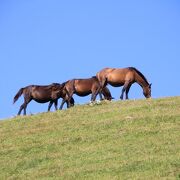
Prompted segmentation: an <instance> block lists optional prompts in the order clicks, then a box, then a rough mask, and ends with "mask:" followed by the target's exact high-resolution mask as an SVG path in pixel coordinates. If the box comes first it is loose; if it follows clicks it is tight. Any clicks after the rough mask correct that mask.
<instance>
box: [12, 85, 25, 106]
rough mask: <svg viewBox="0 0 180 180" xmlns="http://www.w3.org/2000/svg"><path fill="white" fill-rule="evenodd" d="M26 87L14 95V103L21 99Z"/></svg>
mask: <svg viewBox="0 0 180 180" xmlns="http://www.w3.org/2000/svg"><path fill="white" fill-rule="evenodd" d="M23 90H24V88H21V89H20V90H19V91H18V92H17V94H16V95H15V96H14V100H13V104H14V103H15V102H16V101H17V100H18V99H19V97H20V96H21V95H22V94H23Z"/></svg>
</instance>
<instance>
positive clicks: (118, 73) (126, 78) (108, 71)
mask: <svg viewBox="0 0 180 180" xmlns="http://www.w3.org/2000/svg"><path fill="white" fill-rule="evenodd" d="M96 77H97V78H98V80H99V82H100V84H101V87H102V88H103V87H105V86H106V85H107V84H110V85H111V86H114V87H119V86H124V87H123V89H122V93H121V96H120V98H121V99H123V95H124V92H126V99H128V92H129V89H130V87H131V85H132V84H133V83H135V82H136V83H138V84H139V85H140V86H141V87H142V89H143V94H144V96H145V97H146V98H150V97H151V84H149V83H148V81H147V79H146V78H145V76H144V75H143V74H142V73H141V72H140V71H139V70H137V69H136V68H134V67H128V68H122V69H119V68H104V69H102V70H101V71H99V72H98V73H97V74H96Z"/></svg>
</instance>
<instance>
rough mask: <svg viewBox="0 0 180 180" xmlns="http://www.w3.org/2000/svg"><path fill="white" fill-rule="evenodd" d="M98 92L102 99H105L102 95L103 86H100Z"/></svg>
mask: <svg viewBox="0 0 180 180" xmlns="http://www.w3.org/2000/svg"><path fill="white" fill-rule="evenodd" d="M98 93H99V98H100V101H102V100H104V99H103V97H102V88H101V87H99V89H98Z"/></svg>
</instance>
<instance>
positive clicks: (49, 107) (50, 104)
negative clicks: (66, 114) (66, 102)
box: [48, 101, 53, 111]
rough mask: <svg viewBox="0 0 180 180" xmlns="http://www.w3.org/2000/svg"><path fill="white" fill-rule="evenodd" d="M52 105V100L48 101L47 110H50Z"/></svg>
mask: <svg viewBox="0 0 180 180" xmlns="http://www.w3.org/2000/svg"><path fill="white" fill-rule="evenodd" d="M52 105H53V101H50V103H49V106H48V111H50V109H51V106H52Z"/></svg>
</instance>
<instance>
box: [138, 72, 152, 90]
mask: <svg viewBox="0 0 180 180" xmlns="http://www.w3.org/2000/svg"><path fill="white" fill-rule="evenodd" d="M135 80H136V82H137V83H138V84H139V85H140V86H141V87H142V88H143V89H144V88H146V87H147V86H148V85H149V84H148V83H147V81H146V80H145V79H144V78H143V77H141V76H140V75H139V74H138V73H137V72H136V75H135Z"/></svg>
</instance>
